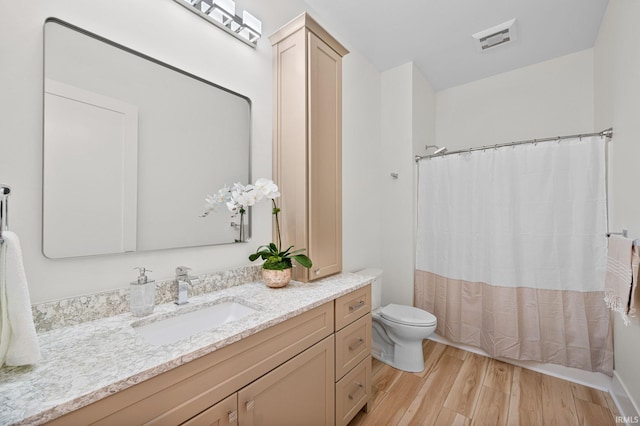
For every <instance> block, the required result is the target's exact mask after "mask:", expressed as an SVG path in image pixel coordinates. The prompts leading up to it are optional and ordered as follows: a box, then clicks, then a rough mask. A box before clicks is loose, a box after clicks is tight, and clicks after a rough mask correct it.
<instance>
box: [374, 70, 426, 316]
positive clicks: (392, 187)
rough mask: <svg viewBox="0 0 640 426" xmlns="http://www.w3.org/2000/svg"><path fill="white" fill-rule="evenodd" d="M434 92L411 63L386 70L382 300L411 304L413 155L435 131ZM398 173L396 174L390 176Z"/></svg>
mask: <svg viewBox="0 0 640 426" xmlns="http://www.w3.org/2000/svg"><path fill="white" fill-rule="evenodd" d="M434 111H435V97H434V92H433V89H432V88H431V85H430V84H429V82H428V81H427V80H426V79H425V78H424V76H423V75H422V74H421V73H420V71H419V70H418V69H417V68H416V67H415V65H414V64H413V63H407V64H404V65H401V66H399V67H396V68H393V69H391V70H388V71H385V72H383V73H382V149H381V151H380V152H381V154H382V159H381V168H380V169H379V174H380V175H381V176H382V186H381V188H380V193H381V199H380V207H381V209H382V222H381V228H382V269H383V271H384V276H383V279H382V282H383V289H382V304H383V305H385V304H387V303H400V304H406V305H413V270H414V267H415V251H414V248H415V206H416V202H415V200H416V190H415V173H416V166H415V161H414V155H415V153H416V152H420V147H422V148H424V145H426V144H427V143H433V138H434V135H435V127H434V125H435V120H434ZM391 173H397V174H398V178H397V179H394V178H392V177H391Z"/></svg>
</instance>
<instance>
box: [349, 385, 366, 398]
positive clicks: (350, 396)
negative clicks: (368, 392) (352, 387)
mask: <svg viewBox="0 0 640 426" xmlns="http://www.w3.org/2000/svg"><path fill="white" fill-rule="evenodd" d="M356 385H358V389H356V391H355V392H354V393H350V394H349V399H350V400H352V401H353V399H354V398H355V396H354V395H355V394H356V392H358V391H359V390H360V389H362V388H363V385H362V383H356Z"/></svg>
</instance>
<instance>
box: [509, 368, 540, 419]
mask: <svg viewBox="0 0 640 426" xmlns="http://www.w3.org/2000/svg"><path fill="white" fill-rule="evenodd" d="M508 423H509V424H510V425H523V426H527V425H532V426H533V425H541V424H543V423H542V375H541V374H540V373H537V372H535V371H531V370H526V369H524V368H521V367H514V369H513V384H512V386H511V400H510V402H509V422H508Z"/></svg>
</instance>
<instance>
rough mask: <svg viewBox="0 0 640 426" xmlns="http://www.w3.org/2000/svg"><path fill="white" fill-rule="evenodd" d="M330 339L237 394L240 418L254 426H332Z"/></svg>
mask: <svg viewBox="0 0 640 426" xmlns="http://www.w3.org/2000/svg"><path fill="white" fill-rule="evenodd" d="M333 349H334V343H333V336H329V337H327V338H326V339H324V340H323V341H322V342H320V343H318V344H316V345H315V346H312V347H311V348H309V349H307V350H306V351H304V352H303V353H301V354H300V355H298V356H297V357H295V358H293V359H292V360H291V361H288V362H287V363H285V364H283V365H282V366H280V367H278V368H276V369H275V370H274V371H272V372H271V373H269V374H267V375H265V376H264V377H262V378H260V379H258V380H256V381H255V382H253V383H251V384H250V385H249V386H247V387H245V388H243V389H241V390H240V391H239V392H238V402H239V407H238V411H239V419H240V424H241V425H243V426H253V425H267V424H269V425H280V426H286V425H291V426H299V425H309V426H311V425H332V424H333V421H334V382H333V380H332V376H333V365H334V356H333Z"/></svg>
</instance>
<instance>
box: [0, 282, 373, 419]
mask: <svg viewBox="0 0 640 426" xmlns="http://www.w3.org/2000/svg"><path fill="white" fill-rule="evenodd" d="M371 278H372V277H366V276H362V275H356V274H349V273H345V274H339V275H334V276H332V277H329V278H326V279H322V280H319V281H316V282H313V283H306V284H303V283H298V282H292V283H291V284H289V286H287V287H285V288H282V289H270V288H268V287H266V286H265V285H264V284H262V283H259V282H258V283H255V282H254V283H248V284H243V285H239V286H236V287H231V288H228V289H224V290H219V291H215V292H212V293H208V294H204V295H200V296H196V297H192V298H191V299H190V303H189V304H187V305H183V306H176V305H174V304H173V303H167V304H163V305H159V306H156V308H155V310H154V312H153V314H152V315H150V316H148V317H144V318H138V317H134V316H132V315H131V314H130V313H125V314H120V315H116V316H113V317H109V318H104V319H99V320H96V321H91V322H87V323H84V324H79V325H74V326H70V327H65V328H59V329H55V330H51V331H46V332H42V333H39V334H38V338H39V340H40V346H41V350H42V361H41V362H40V363H39V364H37V365H36V366H32V367H10V368H8V367H4V368H2V369H0V424H1V425H8V424H39V423H44V422H46V421H49V420H53V419H54V418H57V417H59V416H61V415H63V414H66V413H68V412H70V411H73V410H76V409H78V408H81V407H83V406H86V405H88V404H90V403H92V402H95V401H97V400H99V399H101V398H104V397H106V396H108V395H111V394H113V393H115V392H118V391H121V390H123V389H126V388H128V387H130V386H133V385H135V384H136V383H139V382H141V381H143V380H147V379H149V378H151V377H154V376H156V375H158V374H160V373H163V372H165V371H168V370H170V369H172V368H175V367H178V366H179V365H182V364H185V363H187V362H189V361H191V360H193V359H195V358H198V357H201V356H203V355H206V354H208V353H210V352H213V351H215V350H217V349H220V348H222V347H224V346H227V345H230V344H232V343H234V342H237V341H238V340H240V339H242V338H245V337H247V336H250V335H252V334H254V333H256V332H258V331H261V330H264V329H266V328H268V327H271V326H273V325H275V324H278V323H280V322H283V321H285V320H287V319H289V318H292V317H294V316H296V315H299V314H301V313H303V312H306V311H308V310H310V309H312V308H315V307H317V306H320V305H322V304H324V303H326V302H328V301H331V300H333V299H335V298H337V297H339V296H342V295H344V294H347V293H349V292H351V291H353V290H356V289H358V288H361V287H363V286H365V285H366V284H367V283H369V282H370V280H371ZM225 300H234V301H238V302H241V303H244V304H246V305H248V306H251V307H253V308H255V309H257V310H258V312H257V313H253V314H251V315H249V316H247V317H245V318H243V319H240V320H238V321H234V322H231V323H228V324H225V325H223V326H221V327H219V328H216V329H214V330H208V331H204V332H201V333H198V334H196V335H193V336H191V337H189V338H187V339H184V340H181V341H178V342H176V343H173V344H170V345H165V346H155V345H152V344H151V343H148V342H147V341H145V340H144V339H143V338H142V337H140V336H139V335H138V334H137V333H136V331H135V330H134V328H133V327H132V324H137V323H140V322H141V321H142V322H147V321H150V320H152V319H154V318H158V317H164V316H171V315H172V314H174V313H177V312H180V311H187V310H193V309H194V308H197V307H198V306H200V305H203V304H204V305H210V304H214V303H216V302H220V301H225Z"/></svg>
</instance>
